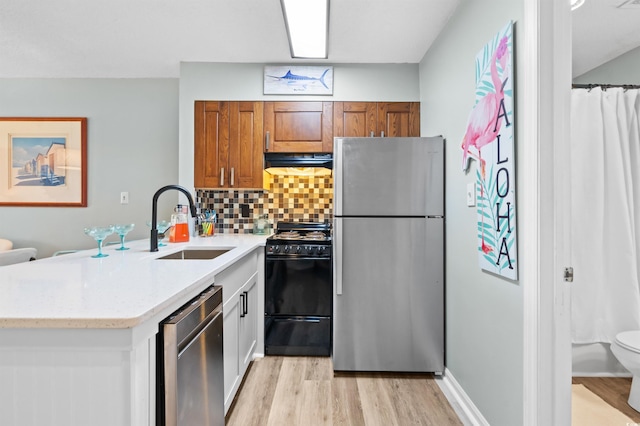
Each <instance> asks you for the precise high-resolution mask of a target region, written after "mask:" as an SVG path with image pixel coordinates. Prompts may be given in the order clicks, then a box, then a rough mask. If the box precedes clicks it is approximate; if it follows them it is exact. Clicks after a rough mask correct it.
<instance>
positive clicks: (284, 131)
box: [264, 102, 333, 152]
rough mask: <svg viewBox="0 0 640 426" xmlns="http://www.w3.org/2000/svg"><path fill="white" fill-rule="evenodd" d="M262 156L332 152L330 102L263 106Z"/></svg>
mask: <svg viewBox="0 0 640 426" xmlns="http://www.w3.org/2000/svg"><path fill="white" fill-rule="evenodd" d="M264 132H265V152H267V151H268V152H332V151H333V103H332V102H265V103H264Z"/></svg>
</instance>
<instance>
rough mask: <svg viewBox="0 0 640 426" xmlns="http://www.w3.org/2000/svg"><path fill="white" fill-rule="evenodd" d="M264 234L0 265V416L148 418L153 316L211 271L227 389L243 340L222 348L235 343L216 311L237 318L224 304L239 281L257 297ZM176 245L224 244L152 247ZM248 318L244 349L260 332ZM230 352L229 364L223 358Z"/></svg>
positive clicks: (93, 420)
mask: <svg viewBox="0 0 640 426" xmlns="http://www.w3.org/2000/svg"><path fill="white" fill-rule="evenodd" d="M265 239H266V236H254V235H232V234H221V235H217V236H215V237H213V238H195V239H192V241H190V242H188V243H182V244H170V245H168V246H164V247H160V250H159V251H158V252H155V253H151V252H149V241H148V240H139V241H132V242H127V244H126V245H127V246H128V247H130V250H127V251H116V250H115V248H116V247H117V246H111V247H108V248H106V249H104V252H105V253H106V254H109V256H108V257H105V258H101V259H95V258H91V255H93V254H95V252H96V249H93V250H86V251H81V252H77V253H72V254H67V255H64V256H58V257H52V258H46V259H41V260H38V261H36V262H29V263H21V264H16V265H10V266H5V267H2V268H0V383H2V386H0V424H3V425H21V426H22V425H25V426H28V425H44V424H46V425H65V426H69V425H88V424H91V425H135V426H138V425H149V426H152V425H155V419H156V413H155V397H156V379H155V372H156V349H157V348H156V333H157V332H158V324H159V323H160V322H161V321H162V320H164V319H165V318H166V317H168V316H169V315H170V314H171V313H172V312H174V311H175V310H176V309H178V308H179V307H180V306H182V305H183V304H184V303H186V302H188V301H189V300H191V299H192V298H193V297H195V296H196V295H198V294H199V293H200V292H201V291H203V290H204V289H206V288H207V287H208V286H210V285H211V284H213V283H215V284H216V285H221V286H222V287H223V303H224V307H223V314H224V321H225V332H224V346H225V398H226V399H232V398H233V395H234V394H235V392H236V391H237V388H238V386H239V383H240V381H241V379H242V375H243V374H244V370H245V369H246V365H244V366H243V365H242V362H243V361H244V360H245V359H246V355H247V351H246V350H245V352H244V353H243V348H242V347H241V348H240V349H238V348H237V347H236V348H230V349H231V350H230V351H227V346H228V345H229V346H235V345H242V343H240V339H239V338H238V336H237V334H238V330H237V329H236V330H234V329H233V327H229V329H227V318H228V316H229V322H230V325H231V326H233V325H234V324H237V322H238V321H237V320H236V319H235V318H232V317H230V315H233V314H234V309H233V306H234V303H235V299H236V298H239V296H238V294H239V293H241V292H242V290H244V289H245V287H243V286H244V285H246V286H247V289H248V288H249V287H251V289H252V291H255V293H257V296H256V300H259V295H260V290H261V289H262V285H263V281H264V277H263V266H262V265H263V262H264V258H263V256H264V249H263V246H264V243H265ZM186 247H189V248H202V249H204V248H215V249H231V250H229V251H228V252H226V253H224V254H222V255H220V256H219V257H216V258H215V259H211V260H175V259H166V260H160V259H159V258H160V257H163V256H165V255H167V254H169V253H173V252H177V251H180V250H181V249H184V248H186ZM245 297H246V296H245ZM254 306H256V305H254ZM259 307H260V304H258V305H257V306H256V309H259ZM228 308H229V309H228ZM235 313H237V310H235ZM256 317H257V315H254V316H253V321H254V322H255V323H256V324H258V321H257V320H256ZM257 327H259V325H258V326H257ZM252 330H253V331H252V332H253V341H252V342H251V339H249V345H248V351H249V353H250V355H252V354H253V351H254V350H255V348H256V347H258V344H257V342H256V340H257V339H260V338H259V337H258V336H260V333H259V330H258V329H257V328H256V327H254V328H253V329H252ZM244 340H245V341H246V339H244ZM233 349H235V351H234V350H233ZM244 349H247V347H246V345H245V347H244ZM227 352H229V354H228V353H227ZM234 353H236V354H237V355H238V362H237V364H238V365H233V364H234V363H233V362H228V361H229V358H228V357H229V356H230V355H232V354H234ZM241 358H242V359H241ZM227 368H230V369H231V370H230V371H231V373H233V374H235V375H236V376H235V377H231V376H229V375H228V374H227ZM228 376H229V377H228ZM222 385H223V384H221V386H222ZM228 404H230V400H229V401H226V400H225V407H226V408H228Z"/></svg>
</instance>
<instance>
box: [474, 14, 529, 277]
mask: <svg viewBox="0 0 640 426" xmlns="http://www.w3.org/2000/svg"><path fill="white" fill-rule="evenodd" d="M475 65H476V93H475V95H476V102H475V105H474V107H473V109H472V110H471V113H470V114H469V120H468V123H467V129H466V132H465V135H464V138H463V139H462V168H463V170H465V171H468V168H469V162H470V160H471V159H472V158H473V159H475V160H477V162H478V165H477V169H476V193H477V194H478V198H477V201H476V206H477V214H478V228H477V229H478V231H477V233H478V257H479V263H480V267H481V268H482V269H483V270H486V271H490V272H493V273H496V274H498V275H501V276H504V277H506V278H509V279H512V280H516V279H517V278H518V259H517V242H516V191H515V189H516V188H515V152H514V149H513V144H514V139H513V138H514V127H515V126H514V119H515V117H514V111H513V87H514V81H513V23H512V22H509V23H508V24H507V25H506V26H505V27H504V28H503V29H502V30H501V31H500V32H498V34H496V36H495V37H494V38H493V39H492V40H491V41H490V42H489V43H487V44H486V45H485V46H484V48H483V49H482V50H481V51H480V52H479V53H478V55H477V56H476V64H475Z"/></svg>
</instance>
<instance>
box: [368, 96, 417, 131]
mask: <svg viewBox="0 0 640 426" xmlns="http://www.w3.org/2000/svg"><path fill="white" fill-rule="evenodd" d="M377 127H378V129H377V130H378V132H377V134H376V136H380V132H384V136H387V137H407V136H420V103H419V102H379V103H378V126H377Z"/></svg>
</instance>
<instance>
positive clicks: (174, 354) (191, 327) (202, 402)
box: [156, 286, 224, 426]
mask: <svg viewBox="0 0 640 426" xmlns="http://www.w3.org/2000/svg"><path fill="white" fill-rule="evenodd" d="M157 353H158V363H157V367H158V375H157V380H158V393H157V412H156V413H157V424H158V425H163V426H194V425H198V426H218V425H224V370H223V358H222V356H223V354H222V287H220V286H211V287H209V288H207V289H206V290H205V291H204V292H202V293H201V294H200V295H198V296H197V297H195V298H194V299H192V300H191V301H190V302H188V303H187V304H185V305H184V306H183V307H182V308H180V309H179V310H178V311H176V312H175V313H173V314H172V315H171V316H169V317H168V318H167V319H166V320H164V321H163V322H162V323H161V330H160V333H159V334H158V346H157Z"/></svg>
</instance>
